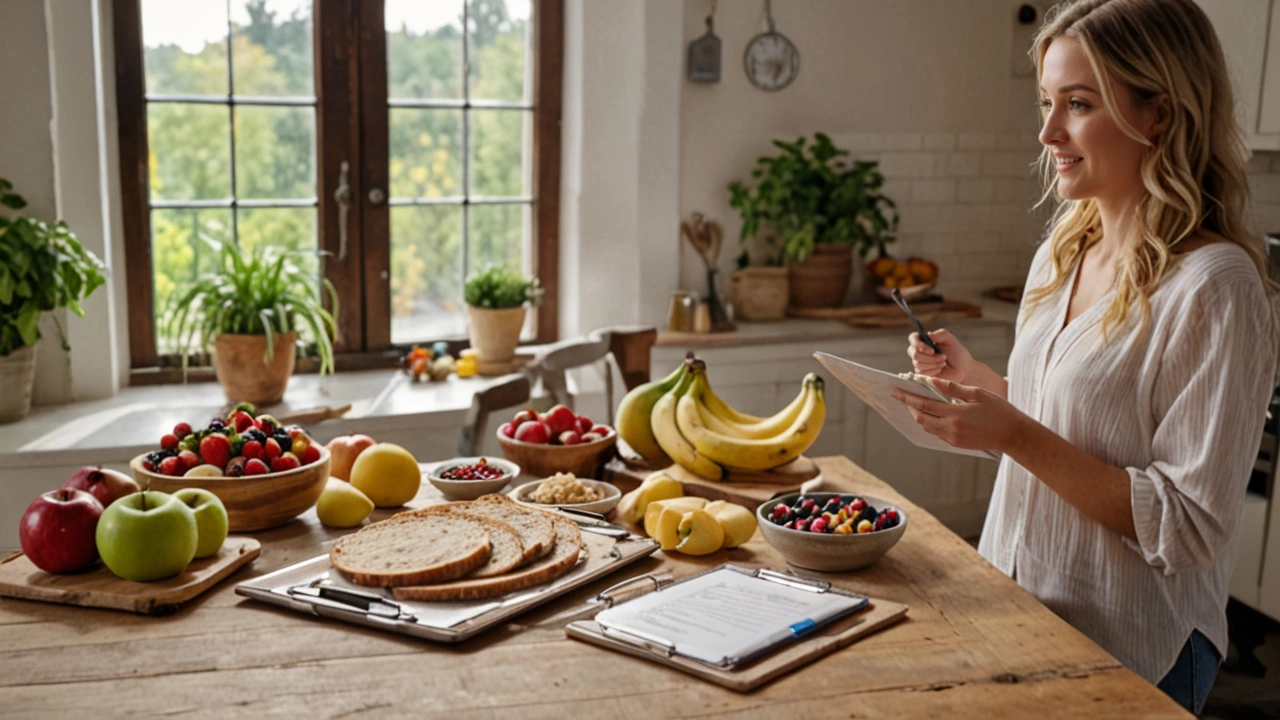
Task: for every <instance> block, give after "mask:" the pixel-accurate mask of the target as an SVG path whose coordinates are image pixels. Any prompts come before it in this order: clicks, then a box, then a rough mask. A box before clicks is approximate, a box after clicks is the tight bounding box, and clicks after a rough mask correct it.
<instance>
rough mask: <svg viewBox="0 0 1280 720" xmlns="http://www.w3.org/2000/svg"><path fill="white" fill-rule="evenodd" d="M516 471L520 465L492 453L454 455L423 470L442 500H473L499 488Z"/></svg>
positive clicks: (515, 473) (508, 481)
mask: <svg viewBox="0 0 1280 720" xmlns="http://www.w3.org/2000/svg"><path fill="white" fill-rule="evenodd" d="M519 475H520V466H519V465H516V464H515V463H513V462H508V461H506V460H503V459H502V458H496V457H489V456H484V457H458V458H454V459H452V460H445V461H444V462H442V463H437V464H436V465H435V466H434V467H432V468H431V469H430V470H428V471H427V482H429V483H431V484H432V485H434V486H435V487H436V489H437V490H439V491H440V494H441V495H444V497H445V499H446V500H475V499H476V498H478V497H480V496H481V495H488V494H490V493H496V492H500V491H501V490H502V489H503V488H505V487H506V486H507V485H508V484H509V483H510V482H511V481H512V480H514V479H515V478H516V477H517V476H519Z"/></svg>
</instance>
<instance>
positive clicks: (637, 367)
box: [535, 327, 658, 425]
mask: <svg viewBox="0 0 1280 720" xmlns="http://www.w3.org/2000/svg"><path fill="white" fill-rule="evenodd" d="M657 339H658V331H657V330H656V329H655V328H652V327H640V328H625V327H624V328H604V329H601V330H595V331H592V332H591V333H589V334H587V336H586V337H585V338H575V339H572V340H565V341H562V342H559V343H556V344H554V345H552V346H550V347H548V348H547V349H546V350H545V351H544V352H543V354H542V355H540V356H539V357H538V360H537V361H536V362H535V366H536V368H537V374H538V378H539V380H541V382H542V388H543V390H544V391H546V393H547V395H548V396H549V397H550V399H551V400H552V402H553V403H555V404H563V405H568V406H569V407H573V395H572V394H571V393H570V392H569V387H568V380H567V378H566V376H565V371H567V370H570V369H573V368H578V367H583V366H586V365H597V368H598V369H601V370H602V373H601V374H602V377H603V380H604V394H605V408H606V418H607V420H606V422H607V423H608V424H609V425H612V424H613V410H614V405H615V399H614V392H613V368H615V367H616V368H617V369H618V372H619V374H620V375H621V376H622V381H623V384H624V385H625V386H626V389H627V390H630V389H631V388H633V387H635V386H637V385H640V384H643V383H646V382H648V381H649V368H650V364H649V352H650V349H651V348H652V347H653V344H654V342H655V341H656V340H657ZM599 363H603V367H602V368H601V367H600V365H599Z"/></svg>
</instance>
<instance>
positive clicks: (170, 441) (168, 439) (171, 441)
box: [160, 433, 178, 450]
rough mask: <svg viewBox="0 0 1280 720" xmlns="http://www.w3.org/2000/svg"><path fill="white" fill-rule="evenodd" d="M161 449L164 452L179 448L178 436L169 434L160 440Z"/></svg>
mask: <svg viewBox="0 0 1280 720" xmlns="http://www.w3.org/2000/svg"><path fill="white" fill-rule="evenodd" d="M160 447H161V448H162V449H164V450H173V449H174V448H176V447H178V436H177V435H174V434H173V433H169V434H168V435H165V436H163V437H161V438H160Z"/></svg>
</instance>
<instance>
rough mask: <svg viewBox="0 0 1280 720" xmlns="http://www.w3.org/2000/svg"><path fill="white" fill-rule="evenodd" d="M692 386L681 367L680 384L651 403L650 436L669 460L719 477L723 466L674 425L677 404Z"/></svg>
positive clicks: (715, 478) (713, 478)
mask: <svg viewBox="0 0 1280 720" xmlns="http://www.w3.org/2000/svg"><path fill="white" fill-rule="evenodd" d="M694 364H695V365H701V361H694ZM692 385H693V375H692V373H690V372H689V371H687V370H684V369H682V377H681V378H680V382H679V384H677V385H676V386H675V388H673V389H672V390H671V391H670V392H668V393H666V394H665V395H663V396H662V397H660V398H658V401H657V402H656V403H654V405H653V414H652V415H651V416H650V420H649V425H650V427H652V428H653V436H654V438H656V439H657V441H658V445H660V446H661V447H662V450H663V451H664V452H666V454H667V455H670V456H671V459H672V460H674V461H676V462H677V463H679V464H680V465H682V466H684V467H685V468H688V469H689V470H690V471H692V472H693V473H695V474H697V475H700V476H702V477H704V478H707V479H709V480H719V479H720V478H721V477H724V468H722V467H720V466H719V465H717V464H716V463H714V462H712V461H711V460H709V459H707V458H706V457H704V456H703V455H702V453H700V452H698V451H697V449H696V448H695V447H694V446H693V445H692V444H691V443H690V442H689V441H688V440H686V439H685V438H684V436H683V435H681V434H680V429H679V428H678V427H676V406H677V405H678V403H679V400H680V399H681V398H682V396H684V395H685V393H687V392H688V390H689V388H690V387H691V386H692Z"/></svg>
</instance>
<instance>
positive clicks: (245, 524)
mask: <svg viewBox="0 0 1280 720" xmlns="http://www.w3.org/2000/svg"><path fill="white" fill-rule="evenodd" d="M129 467H130V469H132V470H133V475H134V477H135V478H136V479H137V481H138V484H140V485H142V486H143V487H147V488H149V489H151V490H158V491H160V492H167V493H172V492H175V491H177V490H180V489H182V488H188V487H197V488H203V489H205V490H208V491H210V492H212V493H213V494H214V495H217V496H218V499H220V500H222V504H223V505H225V506H226V508H227V519H228V521H229V523H230V530H231V532H247V531H251V530H262V529H265V528H269V527H275V526H276V525H281V524H283V523H285V522H288V521H289V520H292V519H293V518H295V517H297V516H298V515H301V514H302V513H304V512H306V511H307V510H308V509H310V508H311V507H312V506H313V505H315V503H316V500H318V499H319V498H320V493H321V492H323V491H324V486H325V482H326V481H327V480H328V479H329V451H328V450H327V449H326V448H325V447H324V446H323V445H321V444H320V443H318V442H316V441H314V440H313V439H312V438H311V437H310V436H309V435H307V433H306V431H304V430H303V429H302V428H300V427H297V426H296V425H291V426H288V427H286V426H282V425H281V424H280V423H279V422H278V421H277V420H276V419H275V418H273V417H271V416H270V415H257V414H256V413H255V412H254V408H253V406H252V405H249V404H248V403H241V404H239V405H237V406H236V407H235V408H234V409H232V411H231V413H230V414H228V415H227V417H226V418H215V419H214V420H212V421H210V422H209V424H208V425H207V426H206V427H204V428H200V429H195V428H193V427H192V426H191V425H190V424H188V423H185V422H180V423H178V424H177V425H175V426H174V428H173V432H171V433H168V434H166V435H164V436H163V437H161V438H160V449H158V450H153V451H151V452H147V453H143V454H142V455H139V456H138V457H135V458H134V459H133V460H132V461H131V462H130V463H129Z"/></svg>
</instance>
